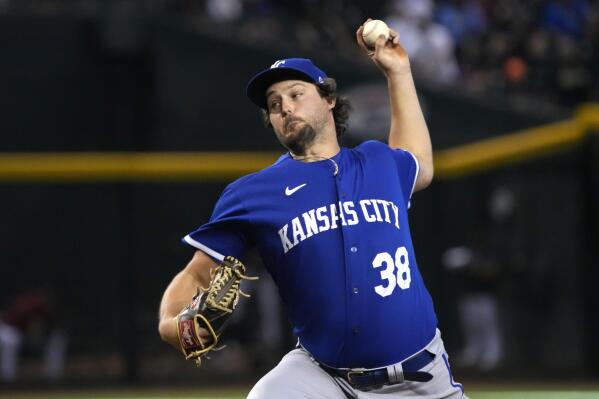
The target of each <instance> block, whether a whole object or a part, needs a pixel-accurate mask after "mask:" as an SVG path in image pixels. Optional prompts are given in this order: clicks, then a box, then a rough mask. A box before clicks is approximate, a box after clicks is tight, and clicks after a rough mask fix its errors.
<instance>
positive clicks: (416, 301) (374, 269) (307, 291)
mask: <svg viewBox="0 0 599 399" xmlns="http://www.w3.org/2000/svg"><path fill="white" fill-rule="evenodd" d="M417 175H418V162H417V160H416V158H415V157H414V156H413V155H412V154H411V153H409V152H406V151H403V150H394V149H391V148H389V147H388V146H387V145H385V144H383V143H381V142H378V141H367V142H365V143H363V144H361V145H360V146H358V147H356V148H354V149H348V148H341V150H340V152H339V153H338V154H337V155H335V156H334V157H333V158H331V159H327V160H323V161H317V162H301V161H296V160H294V159H293V158H291V157H290V156H289V154H287V155H284V156H282V157H281V158H279V160H278V161H277V162H276V163H275V164H273V165H272V166H270V167H268V168H266V169H264V170H261V171H260V172H257V173H254V174H251V175H248V176H245V177H242V178H240V179H239V180H237V181H235V182H233V183H231V184H230V185H229V186H228V187H227V188H226V189H225V190H224V192H223V193H222V195H221V197H220V198H219V200H218V202H217V204H216V206H215V208H214V212H213V215H212V217H211V219H210V221H209V222H208V223H207V224H205V225H203V226H201V227H200V228H199V229H197V230H196V231H194V232H192V233H191V234H189V235H187V236H186V237H185V238H184V239H183V240H184V241H185V242H186V243H188V244H190V245H192V246H193V247H195V248H198V249H200V250H202V251H204V252H206V253H207V254H208V255H210V256H212V257H214V258H216V259H217V260H222V258H223V256H226V255H231V256H235V257H241V256H242V255H243V254H244V252H245V251H246V250H248V249H249V248H250V247H253V246H255V247H256V248H257V249H258V251H259V253H260V255H261V257H262V259H263V261H264V264H265V265H266V267H267V268H268V271H269V272H270V274H271V275H272V277H273V278H274V280H275V282H276V284H277V286H278V287H279V292H280V295H281V297H282V299H283V302H284V303H285V304H286V306H287V310H288V314H289V318H290V320H291V323H292V325H293V332H294V334H295V335H296V336H297V337H298V339H299V342H300V344H301V345H302V346H303V347H304V348H305V349H306V350H307V351H308V352H310V353H311V354H312V355H313V356H314V358H315V359H316V360H318V361H320V362H321V363H324V364H326V365H329V366H332V367H338V368H341V367H365V368H374V367H382V366H386V365H389V364H393V363H396V362H399V361H402V360H404V359H405V358H407V357H409V356H410V355H412V354H414V353H416V352H418V351H419V350H421V349H422V348H424V347H425V346H426V345H427V344H428V343H429V342H430V341H431V340H432V339H433V337H434V336H435V331H436V326H437V319H436V315H435V312H434V309H433V303H432V300H431V297H430V294H429V293H428V291H427V289H426V287H425V285H424V282H423V280H422V276H421V274H420V271H419V270H418V267H417V265H416V257H415V254H414V248H413V246H412V239H411V237H410V229H409V227H408V215H407V209H408V207H409V201H410V197H411V195H412V191H413V189H414V184H415V180H416V177H417Z"/></svg>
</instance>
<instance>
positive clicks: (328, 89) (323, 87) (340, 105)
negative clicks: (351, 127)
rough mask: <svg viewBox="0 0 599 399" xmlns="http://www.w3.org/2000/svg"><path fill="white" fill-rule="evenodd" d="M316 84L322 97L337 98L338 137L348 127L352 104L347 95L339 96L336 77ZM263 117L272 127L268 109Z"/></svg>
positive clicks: (335, 113)
mask: <svg viewBox="0 0 599 399" xmlns="http://www.w3.org/2000/svg"><path fill="white" fill-rule="evenodd" d="M315 86H316V89H317V90H318V93H319V94H320V96H321V97H322V98H326V99H327V100H332V99H337V101H336V102H335V107H334V108H333V118H334V119H335V130H336V132H337V138H340V137H341V136H342V135H343V133H344V132H345V129H347V120H348V118H349V112H350V111H351V104H350V102H349V100H348V99H347V98H346V97H339V96H338V95H337V81H336V80H335V79H333V78H325V79H324V82H323V83H320V84H317V85H315ZM262 117H263V120H264V125H265V126H266V127H269V128H272V125H271V123H270V118H269V116H268V111H267V110H265V109H263V110H262Z"/></svg>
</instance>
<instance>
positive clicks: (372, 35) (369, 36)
mask: <svg viewBox="0 0 599 399" xmlns="http://www.w3.org/2000/svg"><path fill="white" fill-rule="evenodd" d="M381 35H383V36H385V39H389V27H388V26H387V24H386V23H385V22H384V21H381V20H380V19H373V20H372V21H368V22H366V23H365V24H364V29H363V30H362V38H363V39H364V42H365V43H366V45H368V46H369V47H374V44H375V42H376V39H378V38H379V36H381Z"/></svg>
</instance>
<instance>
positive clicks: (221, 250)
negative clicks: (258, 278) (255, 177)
mask: <svg viewBox="0 0 599 399" xmlns="http://www.w3.org/2000/svg"><path fill="white" fill-rule="evenodd" d="M247 229H248V217H247V211H246V210H245V208H244V207H243V205H242V203H241V201H240V200H239V198H237V196H236V195H235V193H234V190H233V189H232V188H231V186H228V187H227V188H226V189H225V190H224V191H223V193H222V194H221V196H220V198H219V199H218V201H217V203H216V205H215V206H214V210H213V212H212V216H211V217H210V221H209V222H208V223H206V224H204V225H202V226H201V227H200V228H198V229H197V230H195V231H193V232H191V233H189V234H188V235H186V236H185V237H183V239H182V241H183V242H185V243H186V244H189V245H191V246H192V247H194V248H197V249H200V250H202V251H204V252H205V253H206V254H208V255H210V256H211V257H212V258H214V259H216V260H217V261H222V260H223V258H224V257H225V256H234V257H236V258H240V257H241V256H242V255H243V254H244V253H245V252H246V250H247V249H248V248H249V244H248V241H247V239H246V237H247V234H246V233H247Z"/></svg>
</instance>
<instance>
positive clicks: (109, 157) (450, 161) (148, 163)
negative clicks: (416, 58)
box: [0, 104, 599, 183]
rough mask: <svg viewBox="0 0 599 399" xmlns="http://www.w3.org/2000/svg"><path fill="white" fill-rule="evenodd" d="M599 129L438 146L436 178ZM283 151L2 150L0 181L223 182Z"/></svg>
mask: <svg viewBox="0 0 599 399" xmlns="http://www.w3.org/2000/svg"><path fill="white" fill-rule="evenodd" d="M592 129H599V104H588V105H584V106H582V107H580V108H579V109H578V111H577V113H576V116H575V117H574V118H573V119H570V120H566V121H563V122H558V123H553V124H550V125H546V126H541V127H537V128H532V129H527V130H523V131H521V132H516V133H512V134H508V135H503V136H500V137H494V138H490V139H486V140H481V141H478V142H474V143H470V144H466V145H462V146H458V147H455V148H450V149H447V150H442V151H437V152H436V153H435V175H436V177H437V178H450V177H458V176H464V175H468V174H472V173H476V172H479V171H482V170H487V169H490V168H494V167H499V166H502V165H506V164H509V163H512V162H515V161H522V160H526V159H531V158H534V157H536V156H539V155H543V154H548V153H551V152H554V151H560V150H563V149H565V148H569V147H570V146H572V145H575V144H577V143H579V142H580V141H581V140H582V138H584V136H585V135H586V134H587V133H588V132H589V131H590V130H592ZM280 155H281V152H156V153H149V152H118V153H115V152H108V153H106V152H105V153H96V152H76V153H5V154H0V182H14V183H19V182H48V183H60V182H65V183H68V182H90V183H91V182H125V181H129V182H131V181H137V182H170V181H179V182H181V181H225V180H230V179H234V178H236V177H239V176H242V175H245V174H248V173H252V172H255V171H257V170H260V169H262V168H265V167H267V166H268V165H271V164H272V163H273V162H274V161H275V160H276V159H277V158H278V157H279V156H280Z"/></svg>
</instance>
